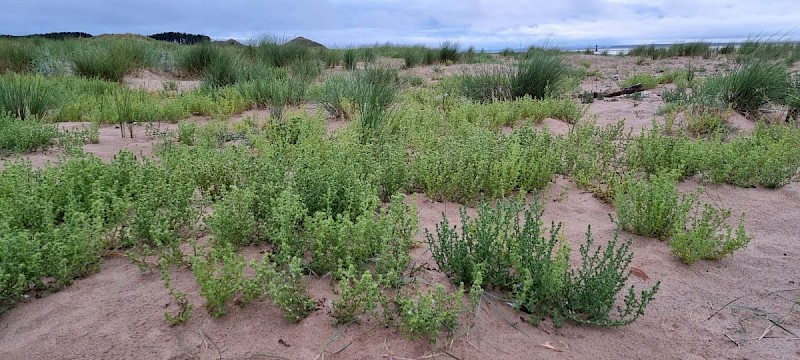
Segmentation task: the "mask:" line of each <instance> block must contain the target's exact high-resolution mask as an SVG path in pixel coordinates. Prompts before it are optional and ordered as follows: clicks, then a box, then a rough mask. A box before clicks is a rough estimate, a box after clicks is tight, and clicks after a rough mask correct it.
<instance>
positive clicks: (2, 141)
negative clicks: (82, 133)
mask: <svg viewBox="0 0 800 360" xmlns="http://www.w3.org/2000/svg"><path fill="white" fill-rule="evenodd" d="M57 136H58V130H56V128H55V126H53V125H50V124H44V123H42V122H40V121H38V120H35V119H28V120H24V121H23V120H19V119H14V118H10V117H6V116H2V115H0V155H7V154H13V153H22V152H28V151H35V150H36V149H38V148H41V147H44V148H46V147H48V146H50V145H51V144H52V143H53V140H54V139H55V138H56V137H57Z"/></svg>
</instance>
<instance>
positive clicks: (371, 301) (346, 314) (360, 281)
mask: <svg viewBox="0 0 800 360" xmlns="http://www.w3.org/2000/svg"><path fill="white" fill-rule="evenodd" d="M339 278H340V279H341V280H340V281H339V292H340V294H341V296H340V298H339V299H336V300H334V301H333V310H332V311H331V316H333V318H334V323H336V324H346V323H349V322H351V321H356V320H358V317H359V316H360V315H362V314H365V313H372V312H374V311H375V309H376V308H377V306H378V298H379V297H380V296H381V294H380V293H379V291H378V285H379V284H378V282H377V281H375V280H374V279H373V278H372V273H370V272H369V270H365V271H364V272H363V273H362V274H361V277H360V278H358V277H357V273H356V268H355V266H352V265H351V266H349V267H348V268H347V270H341V271H340V274H339Z"/></svg>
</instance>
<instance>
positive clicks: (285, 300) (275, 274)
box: [256, 254, 317, 323]
mask: <svg viewBox="0 0 800 360" xmlns="http://www.w3.org/2000/svg"><path fill="white" fill-rule="evenodd" d="M256 272H257V273H263V274H264V275H260V276H262V277H263V278H265V279H269V281H268V283H267V294H268V295H269V297H270V299H272V302H273V303H275V305H277V306H278V307H279V308H281V310H282V311H283V317H284V319H286V320H288V321H289V322H293V323H296V322H299V321H300V320H303V319H304V318H305V317H306V316H308V314H309V313H311V312H312V311H314V310H315V309H316V308H317V304H316V303H315V302H314V299H312V298H310V297H309V296H308V293H307V291H306V287H307V284H306V278H305V275H304V274H303V262H302V260H301V259H300V258H297V257H291V258H288V259H284V260H280V261H279V262H278V263H277V264H276V263H272V262H270V261H269V260H268V256H267V255H266V254H265V255H264V261H263V262H262V264H261V267H259V268H257V269H256Z"/></svg>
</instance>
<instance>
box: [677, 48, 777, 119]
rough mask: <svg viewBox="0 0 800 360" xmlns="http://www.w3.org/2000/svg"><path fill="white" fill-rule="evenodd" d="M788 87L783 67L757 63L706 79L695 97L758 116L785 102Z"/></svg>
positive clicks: (704, 101) (706, 102)
mask: <svg viewBox="0 0 800 360" xmlns="http://www.w3.org/2000/svg"><path fill="white" fill-rule="evenodd" d="M789 86H790V77H789V73H788V72H787V71H786V68H785V67H784V66H783V65H780V64H774V63H769V62H764V61H755V62H750V63H747V64H744V65H742V66H740V67H739V68H738V69H736V70H734V71H733V72H731V73H730V74H727V75H723V76H719V77H713V78H710V79H708V80H706V81H705V82H704V83H703V84H702V85H701V86H699V87H698V88H697V89H696V90H697V94H696V95H694V96H693V97H694V98H695V99H697V101H700V102H701V103H704V104H709V103H710V104H714V103H715V102H716V103H718V104H719V103H721V104H723V107H725V105H728V106H730V107H732V108H733V109H734V110H736V111H738V112H741V113H743V114H746V115H750V116H755V115H757V114H758V113H759V110H760V109H761V108H762V107H764V106H765V105H767V104H769V103H772V102H775V103H780V102H783V101H784V100H785V98H786V94H787V89H788V88H789Z"/></svg>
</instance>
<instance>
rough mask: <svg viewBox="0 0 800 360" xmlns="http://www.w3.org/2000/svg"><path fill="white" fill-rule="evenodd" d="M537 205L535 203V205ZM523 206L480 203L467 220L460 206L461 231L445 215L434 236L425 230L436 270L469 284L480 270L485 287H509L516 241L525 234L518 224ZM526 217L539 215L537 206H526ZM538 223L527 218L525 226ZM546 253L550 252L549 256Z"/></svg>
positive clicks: (452, 279)
mask: <svg viewBox="0 0 800 360" xmlns="http://www.w3.org/2000/svg"><path fill="white" fill-rule="evenodd" d="M534 206H536V205H534ZM522 210H523V205H522V204H520V203H519V202H516V201H503V202H501V201H498V202H496V203H495V204H494V207H492V206H490V205H489V204H488V203H485V202H482V203H481V204H480V205H479V206H478V216H477V218H475V219H470V218H469V217H468V216H467V211H466V208H465V207H462V208H461V211H460V213H461V234H460V235H459V232H458V231H457V230H456V227H455V226H453V227H451V226H450V223H449V222H448V221H447V218H443V219H442V222H441V223H439V224H437V225H436V236H434V235H433V234H431V233H429V232H427V231H426V233H425V238H426V239H427V241H428V244H429V245H430V248H431V254H432V255H433V259H434V260H436V263H437V264H438V265H439V269H440V270H441V271H442V272H444V273H445V274H447V275H448V277H450V279H451V281H452V282H453V283H455V284H459V283H463V284H464V285H465V286H472V283H473V280H474V279H473V276H474V275H475V274H476V273H478V272H480V273H481V274H482V276H483V284H484V286H499V287H504V288H509V287H510V286H511V284H512V273H511V271H512V263H513V259H514V258H513V256H514V254H513V251H514V250H515V249H514V245H513V243H514V242H515V241H520V242H521V241H522V240H518V239H517V237H518V236H520V235H521V234H527V233H528V232H526V231H525V230H524V229H520V228H519V226H518V223H517V221H516V220H517V219H518V216H519V213H520V212H521V211H522ZM525 214H526V219H528V218H533V217H536V216H541V210H539V209H537V208H533V209H525ZM539 225H540V224H538V223H536V221H532V222H531V223H530V224H528V223H527V221H526V225H525V226H526V227H527V226H530V227H531V228H532V227H537V228H538V226H539ZM548 256H549V255H548Z"/></svg>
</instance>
